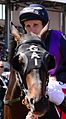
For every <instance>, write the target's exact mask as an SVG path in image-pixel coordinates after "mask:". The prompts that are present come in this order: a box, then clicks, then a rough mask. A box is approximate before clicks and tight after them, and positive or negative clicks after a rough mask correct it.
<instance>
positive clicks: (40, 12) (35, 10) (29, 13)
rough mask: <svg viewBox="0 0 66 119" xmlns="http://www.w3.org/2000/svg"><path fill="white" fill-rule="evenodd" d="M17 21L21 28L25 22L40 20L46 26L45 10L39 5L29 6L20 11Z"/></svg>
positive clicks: (46, 16) (46, 15)
mask: <svg viewBox="0 0 66 119" xmlns="http://www.w3.org/2000/svg"><path fill="white" fill-rule="evenodd" d="M19 20H20V23H21V24H22V26H24V21H27V20H41V21H42V22H44V24H46V23H47V22H48V21H49V17H48V13H47V10H46V9H45V8H44V6H42V5H40V4H31V5H29V6H28V7H25V8H24V9H23V10H21V11H20V14H19Z"/></svg>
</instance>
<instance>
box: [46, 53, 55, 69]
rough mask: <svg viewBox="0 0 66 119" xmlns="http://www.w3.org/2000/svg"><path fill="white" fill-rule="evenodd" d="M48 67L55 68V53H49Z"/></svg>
mask: <svg viewBox="0 0 66 119" xmlns="http://www.w3.org/2000/svg"><path fill="white" fill-rule="evenodd" d="M47 67H48V70H51V69H54V68H55V57H54V56H53V55H50V54H49V55H48V56H47Z"/></svg>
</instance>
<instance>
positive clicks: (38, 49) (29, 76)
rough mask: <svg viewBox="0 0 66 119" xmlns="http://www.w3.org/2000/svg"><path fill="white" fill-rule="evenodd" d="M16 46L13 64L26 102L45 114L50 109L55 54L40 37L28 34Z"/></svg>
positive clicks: (31, 108)
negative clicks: (50, 72) (48, 92)
mask: <svg viewBox="0 0 66 119" xmlns="http://www.w3.org/2000/svg"><path fill="white" fill-rule="evenodd" d="M22 38H23V40H24V41H23V40H22V41H21V42H20V43H19V45H18V46H17V48H16V51H15V56H14V57H13V61H12V65H13V68H14V69H15V70H16V76H17V77H18V78H17V79H18V84H19V86H20V87H21V90H22V91H24V93H25V98H24V99H23V101H22V103H24V104H25V105H26V106H27V107H28V108H30V110H31V111H32V112H33V113H35V114H38V115H39V116H42V115H44V114H45V113H46V112H47V110H48V97H47V96H46V86H47V85H48V70H49V69H50V68H52V66H51V65H52V61H54V58H53V56H51V55H50V54H49V53H48V52H47V51H46V50H45V46H44V45H43V43H42V42H41V40H40V38H39V37H37V36H35V35H34V36H33V35H32V34H26V35H24V36H23V37H22Z"/></svg>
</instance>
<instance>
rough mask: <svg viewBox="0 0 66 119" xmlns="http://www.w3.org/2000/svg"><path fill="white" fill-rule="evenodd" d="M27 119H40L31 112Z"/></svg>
mask: <svg viewBox="0 0 66 119" xmlns="http://www.w3.org/2000/svg"><path fill="white" fill-rule="evenodd" d="M26 119H38V116H37V115H35V114H32V113H31V112H30V111H29V112H28V114H27V116H26Z"/></svg>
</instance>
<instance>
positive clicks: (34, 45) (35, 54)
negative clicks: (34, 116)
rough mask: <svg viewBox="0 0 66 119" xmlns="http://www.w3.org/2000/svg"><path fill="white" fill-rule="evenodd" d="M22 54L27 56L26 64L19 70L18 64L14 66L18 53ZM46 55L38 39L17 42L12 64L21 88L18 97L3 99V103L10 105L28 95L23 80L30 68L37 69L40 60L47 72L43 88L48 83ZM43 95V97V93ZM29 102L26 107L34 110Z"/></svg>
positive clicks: (39, 65)
mask: <svg viewBox="0 0 66 119" xmlns="http://www.w3.org/2000/svg"><path fill="white" fill-rule="evenodd" d="M23 54H25V55H26V56H27V57H28V58H27V59H28V65H27V67H26V68H23V70H22V71H20V70H21V69H20V67H19V69H18V66H17V67H16V64H19V63H18V58H19V55H20V56H21V55H23ZM47 56H48V52H47V51H46V50H45V49H44V45H43V44H42V43H41V41H38V40H32V41H30V40H29V41H24V42H22V43H20V44H19V46H18V47H17V48H16V52H15V56H14V58H13V64H12V65H13V67H14V69H16V71H15V76H16V80H17V83H18V85H19V87H20V90H21V95H20V96H19V97H18V98H15V99H12V100H6V99H4V104H6V105H11V104H13V103H15V102H17V101H20V100H23V99H24V98H26V97H28V90H27V89H26V88H25V85H24V82H23V80H24V78H25V77H26V76H27V74H28V73H29V72H30V71H31V70H33V69H39V68H40V67H41V64H40V62H41V63H42V67H45V72H46V73H47V77H46V81H45V88H46V86H47V85H48V81H49V79H48V69H47V64H46V61H45V60H46V58H47ZM20 58H21V57H20ZM43 61H44V62H43ZM15 62H17V63H16V64H15V65H14V63H15ZM29 63H30V64H32V65H30V67H29ZM26 64H27V63H26ZM42 67H41V68H42ZM21 68H22V67H21ZM19 72H20V73H19ZM43 97H45V95H44V96H43ZM46 99H48V97H47V96H46ZM42 100H44V99H42ZM29 103H30V105H31V107H29V106H27V107H28V108H31V111H32V110H34V104H31V102H29Z"/></svg>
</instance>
